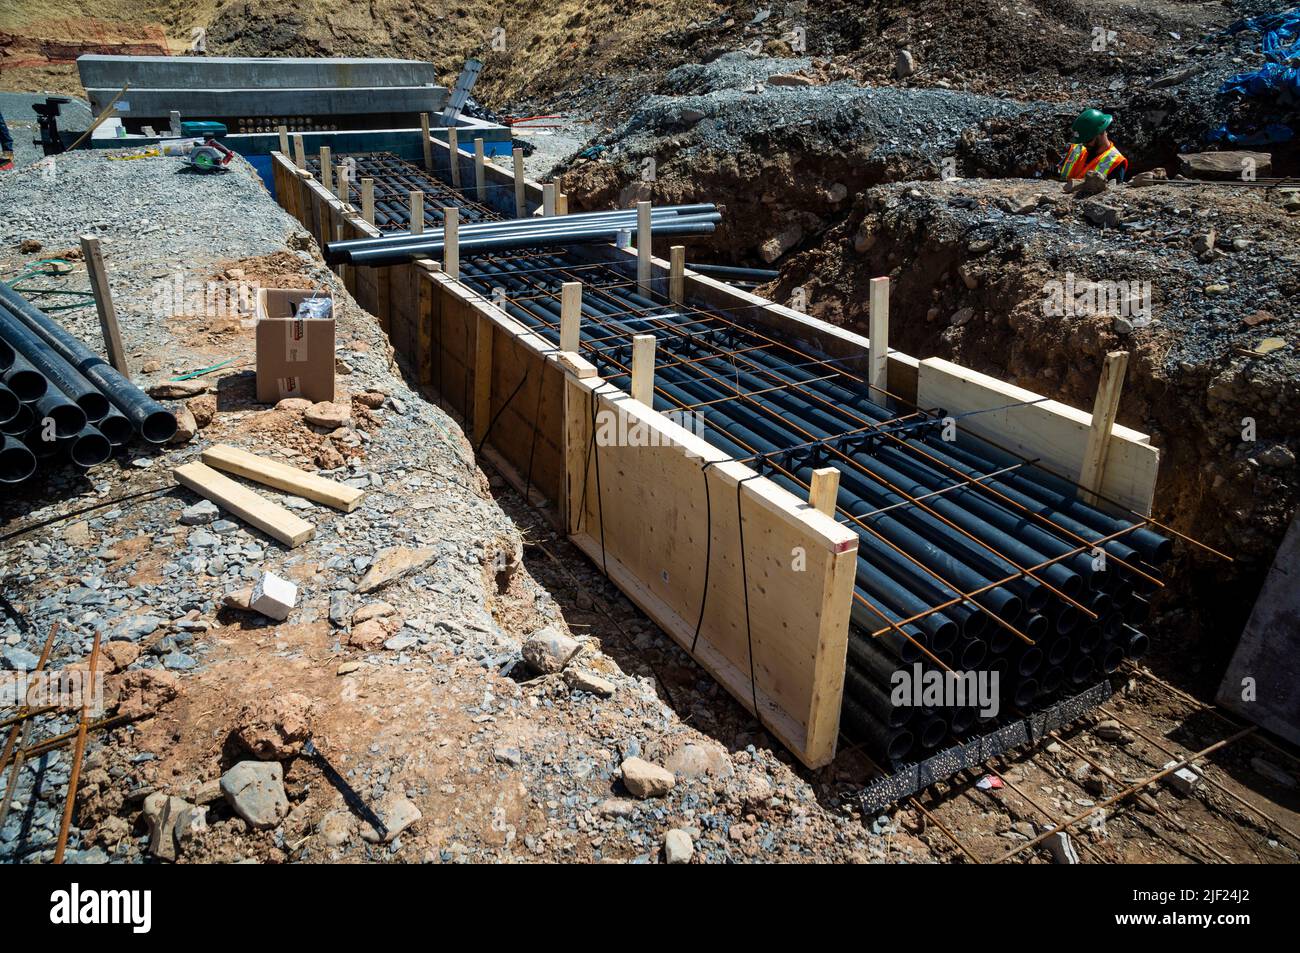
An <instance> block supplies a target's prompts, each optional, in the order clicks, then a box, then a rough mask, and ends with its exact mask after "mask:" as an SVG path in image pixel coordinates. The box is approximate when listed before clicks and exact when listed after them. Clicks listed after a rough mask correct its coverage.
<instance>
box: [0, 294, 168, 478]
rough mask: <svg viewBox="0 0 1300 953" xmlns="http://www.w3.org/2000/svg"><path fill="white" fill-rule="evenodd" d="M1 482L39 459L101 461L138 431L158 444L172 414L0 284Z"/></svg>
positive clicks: (27, 471) (23, 474)
mask: <svg viewBox="0 0 1300 953" xmlns="http://www.w3.org/2000/svg"><path fill="white" fill-rule="evenodd" d="M0 381H2V382H3V383H0V438H2V442H0V484H14V483H21V482H23V481H24V480H26V479H28V478H29V477H31V476H32V475H33V474H34V473H35V472H36V467H37V463H38V461H48V462H55V461H60V460H63V459H65V458H66V459H68V460H70V461H71V462H72V463H74V464H75V465H77V466H79V467H82V468H89V467H93V466H96V465H97V464H100V463H103V462H104V461H106V460H107V459H108V458H109V457H110V456H112V453H113V448H114V447H118V446H122V445H123V444H125V443H127V442H128V441H129V440H130V439H131V437H132V435H133V434H136V433H138V434H139V435H140V436H141V437H143V438H144V439H145V440H147V441H149V442H151V443H165V442H166V441H167V440H169V439H171V437H172V435H173V434H175V433H176V418H175V416H174V415H173V414H172V413H171V411H169V410H167V408H165V407H163V406H162V405H161V404H159V403H158V402H157V401H154V400H151V399H150V398H149V397H147V396H146V395H145V393H144V392H143V391H141V390H140V388H138V387H136V386H135V385H134V384H132V383H131V382H130V381H129V380H127V379H126V378H125V377H123V376H122V375H121V374H119V373H118V372H117V371H116V370H114V369H113V367H112V366H111V365H110V364H109V363H108V362H107V361H106V360H104V359H103V358H102V357H100V356H99V355H97V354H95V353H94V352H93V351H91V350H90V349H89V348H87V347H86V346H85V345H84V344H82V343H81V341H79V340H78V339H77V338H76V337H74V336H73V335H71V334H69V333H68V332H67V331H66V330H65V329H64V328H63V327H62V326H61V325H59V324H58V323H57V322H56V321H54V320H53V319H52V318H50V317H49V316H48V315H47V314H45V313H44V312H43V311H40V310H39V309H37V308H36V307H34V306H33V305H32V304H31V303H30V302H29V301H27V299H25V298H24V297H23V296H22V295H20V294H18V292H16V291H14V290H13V289H12V288H10V287H8V286H7V285H4V284H0Z"/></svg>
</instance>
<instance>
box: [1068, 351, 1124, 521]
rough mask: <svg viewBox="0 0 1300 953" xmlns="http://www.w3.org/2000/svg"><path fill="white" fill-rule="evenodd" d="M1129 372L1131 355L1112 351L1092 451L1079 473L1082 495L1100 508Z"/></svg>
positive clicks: (1091, 433)
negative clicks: (1099, 500)
mask: <svg viewBox="0 0 1300 953" xmlns="http://www.w3.org/2000/svg"><path fill="white" fill-rule="evenodd" d="M1127 369H1128V351H1111V352H1110V353H1109V354H1107V355H1106V363H1105V364H1103V365H1102V368H1101V381H1100V382H1099V383H1098V384H1097V398H1096V400H1095V401H1093V404H1092V426H1091V427H1090V428H1089V429H1088V449H1087V450H1085V451H1084V454H1083V468H1082V469H1081V470H1080V472H1079V486H1080V487H1081V489H1080V492H1079V495H1080V497H1081V498H1082V499H1083V500H1084V502H1086V503H1091V504H1092V505H1094V506H1095V505H1096V504H1097V503H1098V499H1097V496H1096V494H1098V493H1100V492H1101V488H1102V483H1103V482H1104V480H1105V477H1106V455H1107V454H1108V453H1109V452H1110V432H1111V429H1112V428H1113V427H1114V426H1115V416H1116V414H1117V413H1118V412H1119V397H1120V394H1121V393H1122V392H1123V390H1124V372H1125V371H1126V370H1127Z"/></svg>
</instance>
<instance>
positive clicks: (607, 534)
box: [565, 376, 858, 767]
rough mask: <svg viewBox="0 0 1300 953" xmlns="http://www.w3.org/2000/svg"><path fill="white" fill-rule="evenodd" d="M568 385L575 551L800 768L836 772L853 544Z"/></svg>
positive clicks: (699, 445) (804, 507)
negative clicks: (751, 714) (754, 717)
mask: <svg viewBox="0 0 1300 953" xmlns="http://www.w3.org/2000/svg"><path fill="white" fill-rule="evenodd" d="M565 386H566V389H567V393H566V410H565V415H566V439H567V442H568V453H569V458H570V463H569V479H568V495H569V503H568V506H567V509H568V521H569V528H570V532H571V534H572V536H573V539H574V541H575V543H576V544H577V545H578V546H579V547H581V548H582V549H583V551H584V552H586V553H587V555H588V556H590V557H591V559H592V560H593V561H594V562H595V563H596V565H598V566H601V567H602V568H604V569H605V571H606V572H607V573H608V575H609V576H610V578H611V579H613V580H614V581H615V582H616V583H617V584H618V585H619V587H620V588H622V589H623V591H624V592H626V593H627V594H628V596H629V597H630V598H631V599H632V600H633V601H634V602H636V603H637V604H638V605H639V606H640V607H641V608H642V609H644V610H645V611H646V612H647V613H648V614H649V615H650V616H651V617H652V618H653V619H654V620H655V621H656V622H657V623H658V624H659V625H660V626H661V627H662V628H663V629H664V631H665V632H667V633H669V635H670V636H672V638H673V639H674V640H675V641H676V642H677V643H678V644H679V645H681V646H682V648H683V649H685V650H686V651H688V652H690V653H691V655H692V657H694V658H695V659H696V660H697V661H698V662H699V663H700V664H701V665H703V666H704V667H705V668H706V669H707V670H708V671H709V672H710V673H711V674H712V675H713V676H714V677H715V678H716V679H717V680H718V681H719V682H720V683H721V684H722V685H723V686H724V687H725V688H726V689H727V690H728V691H729V692H730V693H731V694H732V695H733V696H735V698H736V699H737V701H739V702H740V703H741V704H742V705H744V706H745V707H747V708H749V709H750V710H751V711H753V710H755V706H754V701H755V698H756V699H757V714H758V716H759V718H760V719H761V720H762V723H763V725H764V726H765V727H766V728H767V729H768V730H769V731H771V732H772V733H773V734H774V735H775V736H776V737H778V738H779V739H780V740H781V741H782V743H783V744H785V745H786V746H787V747H788V748H789V749H790V750H791V751H792V752H794V753H795V754H796V755H797V756H798V757H799V759H800V760H801V761H803V762H804V763H805V764H807V765H809V766H810V767H817V766H819V765H823V764H826V763H828V762H829V761H830V760H831V759H832V758H833V757H834V753H835V744H836V738H837V734H838V731H839V716H840V701H841V693H842V690H843V680H844V658H845V651H846V648H847V639H848V622H849V610H850V604H851V599H852V589H853V579H854V572H855V569H856V564H857V546H858V537H857V535H856V534H855V533H853V532H851V531H850V530H848V529H846V528H845V527H843V526H841V525H839V524H838V523H837V522H836V521H835V520H833V519H831V518H830V517H828V516H826V515H825V514H823V513H821V512H819V511H817V510H816V509H815V508H813V507H812V506H810V505H809V504H808V503H806V502H804V501H802V500H799V499H798V498H797V497H795V496H793V495H792V494H790V493H788V492H786V491H785V490H783V489H781V488H780V487H778V486H777V485H776V484H774V483H772V482H771V481H770V480H768V479H766V478H765V477H760V476H757V475H756V474H755V473H754V471H752V470H751V469H750V468H749V467H746V466H744V465H743V464H738V463H732V462H726V461H727V459H728V458H727V456H726V454H724V453H722V452H721V451H719V450H717V449H716V448H714V447H713V446H711V445H710V444H708V443H707V442H706V441H704V440H703V439H701V438H699V437H698V436H696V435H695V434H693V433H690V432H689V431H687V430H686V429H684V428H682V427H680V426H678V425H677V424H676V423H673V422H672V421H670V420H668V419H667V418H666V417H664V416H663V415H662V414H660V413H657V412H655V411H653V410H651V409H650V408H649V407H647V406H646V405H645V404H642V403H640V402H639V401H635V400H633V399H631V398H630V397H629V396H628V395H627V394H625V393H623V392H622V391H619V390H617V389H616V388H614V387H612V386H611V385H608V384H605V383H603V382H602V381H601V380H600V379H599V378H596V377H589V378H586V379H579V378H577V377H575V376H569V377H568V378H567V380H566V385H565ZM593 403H594V406H595V414H596V417H595V423H594V425H593V417H592V408H593ZM593 433H595V434H597V435H598V436H597V439H595V440H594V441H593ZM597 473H599V476H597ZM706 484H707V489H706ZM740 513H743V519H742V518H741V517H740V516H739V514H740ZM742 525H743V548H742V536H741V532H742V529H741V527H742ZM742 552H743V558H742ZM706 580H707V584H706ZM706 585H707V598H706ZM702 603H703V613H702V614H701V604H702ZM697 622H698V623H699V632H698V639H697V638H696V625H697ZM751 646H752V652H751ZM751 663H752V678H751Z"/></svg>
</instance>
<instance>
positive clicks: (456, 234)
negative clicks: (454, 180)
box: [442, 208, 460, 280]
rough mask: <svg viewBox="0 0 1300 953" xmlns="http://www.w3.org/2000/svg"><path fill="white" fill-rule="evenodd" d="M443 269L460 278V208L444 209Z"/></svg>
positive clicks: (453, 276)
mask: <svg viewBox="0 0 1300 953" xmlns="http://www.w3.org/2000/svg"><path fill="white" fill-rule="evenodd" d="M442 214H443V219H442V228H443V232H442V270H443V271H444V272H446V273H447V274H448V275H450V276H451V277H452V278H455V279H457V280H460V210H459V209H456V208H444V209H443V210H442Z"/></svg>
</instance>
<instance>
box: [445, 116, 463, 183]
mask: <svg viewBox="0 0 1300 953" xmlns="http://www.w3.org/2000/svg"><path fill="white" fill-rule="evenodd" d="M447 148H448V149H449V150H451V155H450V157H449V158H450V161H451V187H452V188H453V189H458V188H460V140H459V137H458V135H457V132H456V127H455V126H454V125H451V126H448V127H447Z"/></svg>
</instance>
